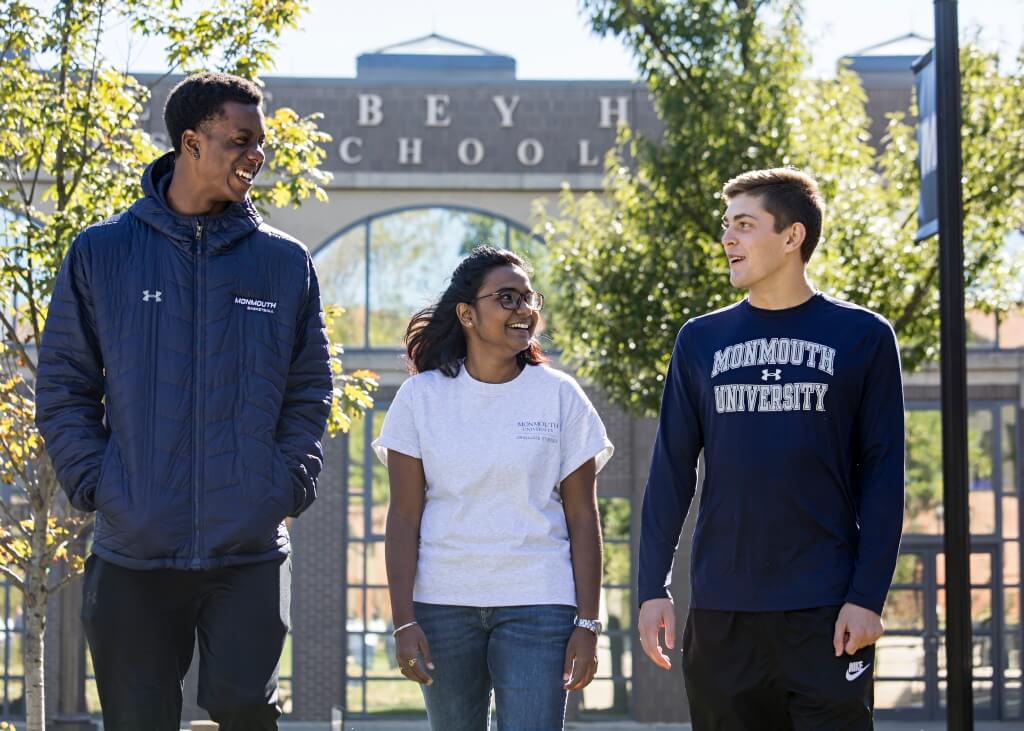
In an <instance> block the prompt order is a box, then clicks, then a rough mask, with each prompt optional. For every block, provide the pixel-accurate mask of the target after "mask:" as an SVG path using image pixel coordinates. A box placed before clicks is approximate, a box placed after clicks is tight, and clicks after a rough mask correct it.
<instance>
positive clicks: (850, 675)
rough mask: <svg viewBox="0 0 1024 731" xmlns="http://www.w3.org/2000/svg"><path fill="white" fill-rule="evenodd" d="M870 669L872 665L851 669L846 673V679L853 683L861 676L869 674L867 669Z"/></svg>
mask: <svg viewBox="0 0 1024 731" xmlns="http://www.w3.org/2000/svg"><path fill="white" fill-rule="evenodd" d="M869 667H871V663H868V664H867V665H864V666H863V667H860V668H850V669H848V670H847V671H846V679H847V680H849V681H850V682H851V683H852V682H853V681H854V680H856V679H857V678H859V677H860V676H861V675H863V674H864V673H865V672H867V669H868V668H869Z"/></svg>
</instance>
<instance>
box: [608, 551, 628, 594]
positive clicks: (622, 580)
mask: <svg viewBox="0 0 1024 731" xmlns="http://www.w3.org/2000/svg"><path fill="white" fill-rule="evenodd" d="M629 581H630V569H629V544H628V543H608V544H606V545H605V547H604V583H606V584H623V585H626V586H628V585H629Z"/></svg>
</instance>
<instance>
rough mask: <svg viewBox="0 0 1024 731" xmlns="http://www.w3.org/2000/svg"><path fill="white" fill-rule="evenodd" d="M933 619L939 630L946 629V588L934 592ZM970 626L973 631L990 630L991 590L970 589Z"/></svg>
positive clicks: (943, 630)
mask: <svg viewBox="0 0 1024 731" xmlns="http://www.w3.org/2000/svg"><path fill="white" fill-rule="evenodd" d="M935 594H936V602H935V620H936V624H937V625H938V628H939V630H940V631H942V632H943V633H945V631H946V590H945V589H939V590H938V591H937V592H936V593H935ZM971 626H972V628H973V631H974V632H991V631H992V590H991V589H971Z"/></svg>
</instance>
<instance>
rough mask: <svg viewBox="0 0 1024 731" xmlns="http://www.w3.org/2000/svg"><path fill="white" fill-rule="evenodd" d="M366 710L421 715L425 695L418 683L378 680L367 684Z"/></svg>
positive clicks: (404, 680) (369, 711) (403, 679)
mask: <svg viewBox="0 0 1024 731" xmlns="http://www.w3.org/2000/svg"><path fill="white" fill-rule="evenodd" d="M366 706H367V708H366V710H367V712H368V713H389V714H390V713H420V714H422V713H423V711H424V708H423V693H422V692H421V691H420V686H419V684H418V683H414V682H413V681H411V680H406V679H405V678H402V679H401V680H377V681H373V680H370V681H367V683H366Z"/></svg>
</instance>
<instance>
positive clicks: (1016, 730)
mask: <svg viewBox="0 0 1024 731" xmlns="http://www.w3.org/2000/svg"><path fill="white" fill-rule="evenodd" d="M945 729H946V723H945V721H928V722H918V723H907V722H895V721H876V722H875V731H945ZM974 729H975V731H1024V721H1003V722H997V721H978V722H977V723H975V724H974ZM566 730H567V731H691V729H690V724H688V723H636V722H634V721H609V722H607V723H602V722H588V723H570V724H566ZM281 731H429V727H428V726H427V724H426V722H425V721H377V720H374V721H346V722H345V727H344V729H337V728H334V729H332V728H331V724H330V723H327V722H324V723H301V722H297V721H292V722H282V723H281ZM766 731H767V730H766Z"/></svg>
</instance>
